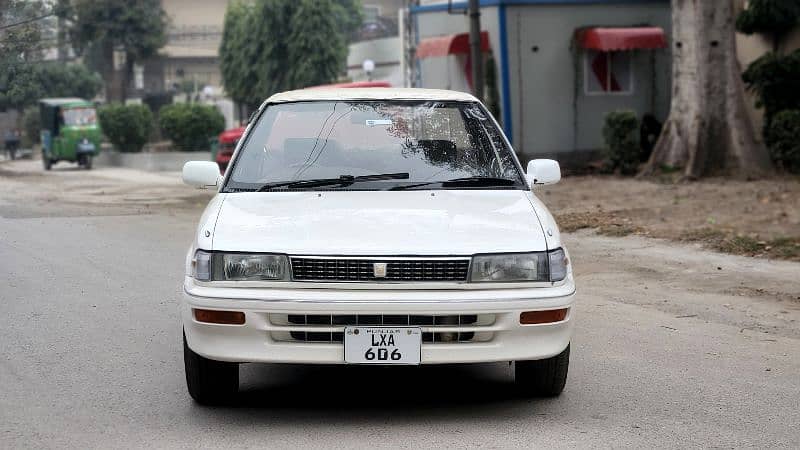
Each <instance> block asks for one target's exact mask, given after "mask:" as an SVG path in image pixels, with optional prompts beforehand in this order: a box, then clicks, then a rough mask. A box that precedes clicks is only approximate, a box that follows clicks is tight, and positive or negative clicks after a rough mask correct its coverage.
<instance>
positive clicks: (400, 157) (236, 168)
mask: <svg viewBox="0 0 800 450" xmlns="http://www.w3.org/2000/svg"><path fill="white" fill-rule="evenodd" d="M233 164H234V165H233V168H232V170H231V173H230V175H229V179H228V180H227V183H226V185H225V188H224V189H223V191H224V192H238V191H248V190H257V189H259V188H264V187H265V186H266V185H280V186H281V189H302V190H308V189H319V188H320V187H321V186H319V185H313V184H311V185H303V184H294V185H292V184H289V182H292V181H301V180H320V179H322V180H325V179H337V178H340V177H345V178H348V179H349V178H350V177H361V178H356V180H355V182H353V181H352V180H350V181H349V182H348V183H342V184H341V185H339V186H337V185H331V184H327V185H323V186H324V188H326V189H331V188H337V189H349V190H374V189H391V188H402V187H403V186H408V187H413V186H416V185H424V186H425V188H426V189H446V188H454V187H452V186H450V187H448V185H447V182H448V181H449V180H457V179H459V180H462V181H461V183H462V184H459V187H460V188H464V186H466V185H467V184H469V185H468V186H467V188H474V189H522V188H524V182H523V179H522V176H521V170H520V168H519V165H518V163H517V161H516V159H515V158H514V156H513V154H512V153H511V150H510V149H509V148H508V146H507V145H506V143H505V140H504V139H503V138H502V135H501V134H500V131H499V130H498V129H497V127H496V125H495V122H494V121H493V120H491V118H490V116H489V115H488V113H487V112H486V111H485V109H483V108H482V107H481V106H480V105H478V104H477V103H469V102H420V101H416V102H413V101H312V102H297V103H282V104H275V105H270V106H268V107H267V108H266V110H265V111H264V112H263V113H262V114H261V117H260V118H259V120H258V122H257V123H256V124H255V126H254V128H253V129H252V130H251V132H250V133H249V135H248V136H247V137H246V141H245V143H244V147H243V148H242V149H241V150H240V151H239V153H238V154H237V157H236V160H235V161H234V163H233ZM382 174H394V175H395V176H388V177H380V176H378V175H382ZM406 174H407V176H406ZM465 178H466V179H468V180H467V181H480V183H474V185H473V184H471V183H464V182H463V179H465ZM492 180H495V181H496V182H492ZM287 184H288V185H287ZM262 190H263V189H262Z"/></svg>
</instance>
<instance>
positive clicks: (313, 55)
mask: <svg viewBox="0 0 800 450" xmlns="http://www.w3.org/2000/svg"><path fill="white" fill-rule="evenodd" d="M334 11H335V7H334V4H333V2H332V1H331V0H300V1H299V2H298V3H297V9H296V10H295V12H294V15H293V16H292V19H291V33H290V34H289V45H288V51H289V55H291V57H292V58H293V60H292V63H291V65H290V67H289V70H288V75H289V84H290V85H291V87H292V88H303V87H307V86H314V85H320V84H326V83H330V82H332V81H334V80H336V78H337V76H338V75H339V73H340V72H341V70H342V68H343V62H344V61H346V59H347V44H346V42H345V39H344V36H343V35H342V33H341V32H340V31H339V28H338V26H337V25H338V24H337V23H336V15H335V14H334Z"/></svg>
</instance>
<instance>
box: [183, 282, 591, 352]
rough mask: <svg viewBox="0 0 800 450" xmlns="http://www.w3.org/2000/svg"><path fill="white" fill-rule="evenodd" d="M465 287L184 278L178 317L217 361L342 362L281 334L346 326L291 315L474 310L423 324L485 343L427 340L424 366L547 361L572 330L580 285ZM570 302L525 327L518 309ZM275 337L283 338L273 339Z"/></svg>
mask: <svg viewBox="0 0 800 450" xmlns="http://www.w3.org/2000/svg"><path fill="white" fill-rule="evenodd" d="M568 281H569V283H566V284H564V285H562V286H559V287H546V288H541V287H537V288H523V289H479V290H474V289H467V290H455V289H454V290H385V289H381V290H368V289H352V290H349V289H348V290H345V289H263V288H261V289H259V288H215V287H206V286H197V285H195V284H194V283H193V280H192V279H191V278H187V279H186V282H185V284H184V293H183V297H182V302H181V316H182V319H183V327H184V332H185V334H186V340H187V343H188V345H189V347H190V348H191V349H192V350H193V351H194V352H196V353H198V354H200V355H202V356H204V357H206V358H208V359H213V360H218V361H230V362H263V363H299V364H309V363H310V364H315V363H319V364H342V363H344V346H343V344H342V343H341V342H306V341H295V340H293V339H289V340H286V339H283V337H286V336H290V333H292V332H293V333H303V332H306V331H308V332H320V331H322V332H334V333H335V332H341V331H342V329H343V326H336V325H326V326H319V325H314V326H311V325H295V324H290V323H286V322H285V321H280V320H279V321H276V320H275V318H276V317H277V318H285V317H287V315H290V314H291V315H314V316H317V317H319V316H325V315H394V316H396V315H409V316H415V315H416V316H426V317H430V316H453V315H462V316H463V315H475V316H478V317H481V318H489V319H490V320H489V321H484V322H481V323H476V324H471V325H459V324H454V325H439V326H435V325H421V328H422V331H423V333H426V332H429V333H441V332H450V333H453V335H455V333H471V334H470V335H472V334H474V335H475V336H483V337H484V338H483V339H481V340H480V341H467V342H446V341H445V342H423V344H422V349H421V352H422V353H421V363H422V364H445V363H478V362H495V361H515V360H532V359H544V358H549V357H551V356H555V355H557V354H559V353H561V352H562V351H563V350H564V349H565V348H566V347H567V345H568V344H569V342H570V338H571V335H572V324H573V320H572V318H573V314H574V311H573V308H572V306H573V302H574V298H575V288H574V284H573V283H572V281H571V279H570V280H568ZM563 308H569V312H568V313H567V316H566V318H565V319H564V320H562V321H559V322H553V323H546V324H536V325H521V324H520V314H521V313H522V312H525V311H542V310H551V309H563ZM193 309H210V310H224V311H240V312H243V313H244V314H245V319H246V320H245V324H244V325H220V324H210V323H204V322H198V321H197V320H196V319H195V317H194V314H193V311H192V310H193ZM276 336H281V337H280V338H276Z"/></svg>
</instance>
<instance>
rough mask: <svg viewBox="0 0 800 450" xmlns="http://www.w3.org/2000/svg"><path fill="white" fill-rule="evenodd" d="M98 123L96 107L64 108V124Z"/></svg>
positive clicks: (82, 124) (72, 125)
mask: <svg viewBox="0 0 800 450" xmlns="http://www.w3.org/2000/svg"><path fill="white" fill-rule="evenodd" d="M95 123H97V117H96V114H95V111H94V108H71V109H65V110H64V125H67V126H71V127H74V126H84V125H94V124H95Z"/></svg>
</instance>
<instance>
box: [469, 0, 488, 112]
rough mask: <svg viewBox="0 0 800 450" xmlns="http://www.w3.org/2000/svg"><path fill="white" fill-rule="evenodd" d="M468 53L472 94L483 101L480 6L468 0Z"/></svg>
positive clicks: (477, 2)
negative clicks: (470, 63) (470, 64)
mask: <svg viewBox="0 0 800 450" xmlns="http://www.w3.org/2000/svg"><path fill="white" fill-rule="evenodd" d="M469 53H470V60H471V62H472V94H473V95H474V96H475V97H477V98H478V100H480V101H483V84H484V82H483V54H482V53H481V8H480V1H479V0H469Z"/></svg>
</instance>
